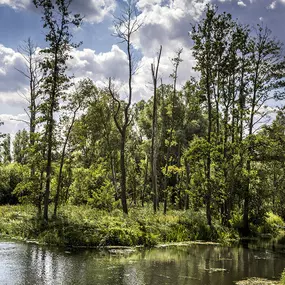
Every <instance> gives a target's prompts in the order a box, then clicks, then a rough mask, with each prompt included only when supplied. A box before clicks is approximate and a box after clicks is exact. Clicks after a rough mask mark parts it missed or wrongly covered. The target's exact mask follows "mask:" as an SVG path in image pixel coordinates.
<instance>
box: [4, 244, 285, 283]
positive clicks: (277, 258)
mask: <svg viewBox="0 0 285 285" xmlns="http://www.w3.org/2000/svg"><path fill="white" fill-rule="evenodd" d="M284 268H285V252H284V251H283V250H282V249H281V250H278V252H276V251H274V248H273V249H272V247H270V248H267V249H265V248H260V247H258V246H238V247H222V246H217V245H198V244H193V245H190V246H187V247H167V248H154V249H149V250H139V251H137V252H135V253H130V254H128V255H125V254H116V255H115V254H112V253H110V252H108V251H100V252H98V251H95V250H67V249H65V250H63V249H56V248H50V247H49V248H48V247H41V246H37V245H33V244H26V243H16V242H11V241H0V284H1V285H4V284H5V285H10V284H13V285H14V284H17V285H18V284H19V285H20V284H32V285H35V284H52V285H57V284H64V285H65V284H66V285H69V284H74V285H75V284H76V285H79V284H92V285H93V284H96V285H97V284H100V285H188V284H189V285H190V284H191V285H198V284H199V285H200V284H201V285H221V284H223V285H230V284H231V285H232V284H234V281H238V280H241V279H244V278H246V277H263V278H270V279H276V278H279V277H280V274H281V272H282V271H283V269H284Z"/></svg>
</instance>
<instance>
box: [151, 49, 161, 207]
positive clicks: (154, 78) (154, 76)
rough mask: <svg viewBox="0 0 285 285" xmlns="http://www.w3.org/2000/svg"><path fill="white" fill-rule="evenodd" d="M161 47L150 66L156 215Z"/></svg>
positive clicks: (152, 159)
mask: <svg viewBox="0 0 285 285" xmlns="http://www.w3.org/2000/svg"><path fill="white" fill-rule="evenodd" d="M161 52H162V46H160V49H159V53H158V58H157V64H156V65H155V64H154V63H153V64H151V74H152V81H153V112H152V138H151V170H152V191H153V210H154V212H155V213H156V211H157V208H158V192H157V79H158V70H159V63H160V57H161Z"/></svg>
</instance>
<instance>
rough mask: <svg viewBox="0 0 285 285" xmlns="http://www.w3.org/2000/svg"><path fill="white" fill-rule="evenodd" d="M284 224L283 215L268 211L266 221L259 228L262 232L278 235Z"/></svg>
mask: <svg viewBox="0 0 285 285" xmlns="http://www.w3.org/2000/svg"><path fill="white" fill-rule="evenodd" d="M283 226H284V221H283V220H282V218H281V217H279V216H277V215H275V214H273V213H272V212H269V213H267V215H266V219H265V221H264V223H263V224H262V225H261V226H260V227H259V228H258V232H259V233H261V234H271V235H273V236H276V235H277V234H278V233H279V231H280V228H281V227H283Z"/></svg>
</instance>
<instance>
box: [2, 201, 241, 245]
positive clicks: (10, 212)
mask: <svg viewBox="0 0 285 285" xmlns="http://www.w3.org/2000/svg"><path fill="white" fill-rule="evenodd" d="M204 217H205V215H204V213H202V212H193V211H169V213H168V214H167V215H163V213H160V212H159V213H157V214H156V215H154V214H153V213H152V211H151V209H148V208H139V209H131V210H130V213H129V215H128V216H125V215H124V214H123V213H122V212H121V211H120V210H114V211H112V212H106V211H100V210H97V209H92V208H90V207H85V206H84V207H83V206H80V207H76V206H64V207H62V208H61V209H60V211H59V214H58V218H57V219H56V220H55V221H51V222H49V223H48V224H43V223H42V222H41V221H40V220H39V219H37V217H36V209H35V208H34V207H33V206H30V205H24V206H1V207H0V221H1V223H0V234H1V235H2V236H7V237H10V238H11V237H13V238H16V239H19V240H35V241H37V242H38V243H43V244H52V245H57V246H86V247H102V246H136V245H143V246H154V245H156V244H159V243H170V242H182V241H196V240H203V241H219V242H223V241H226V240H230V239H235V238H237V237H238V236H237V233H236V232H235V231H233V230H229V229H227V228H224V227H221V226H219V225H214V227H213V228H210V227H209V226H208V225H207V221H206V219H205V218H204Z"/></svg>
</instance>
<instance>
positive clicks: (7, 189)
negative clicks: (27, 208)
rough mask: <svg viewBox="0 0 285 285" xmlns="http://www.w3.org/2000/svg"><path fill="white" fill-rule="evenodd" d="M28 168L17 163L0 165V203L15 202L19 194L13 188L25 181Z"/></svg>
mask: <svg viewBox="0 0 285 285" xmlns="http://www.w3.org/2000/svg"><path fill="white" fill-rule="evenodd" d="M28 171H29V169H28V168H27V167H26V166H23V165H21V164H17V163H11V164H9V165H1V166H0V205H3V204H15V203H16V202H17V201H18V199H19V198H20V197H21V195H17V194H16V193H15V192H14V191H15V189H16V188H17V187H18V186H19V185H20V184H21V183H22V182H23V181H25V178H26V176H27V174H28Z"/></svg>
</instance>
